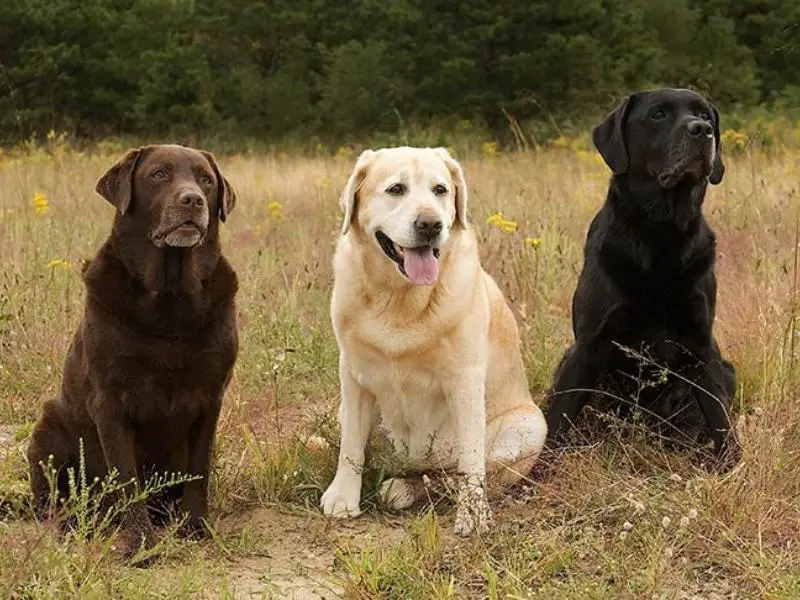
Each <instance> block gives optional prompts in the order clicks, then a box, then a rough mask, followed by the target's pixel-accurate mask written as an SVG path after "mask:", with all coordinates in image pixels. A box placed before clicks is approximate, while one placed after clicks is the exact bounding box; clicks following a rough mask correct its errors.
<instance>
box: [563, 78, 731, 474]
mask: <svg viewBox="0 0 800 600" xmlns="http://www.w3.org/2000/svg"><path fill="white" fill-rule="evenodd" d="M593 140H594V144H595V146H596V147H597V149H598V150H599V151H600V154H601V155H602V156H603V159H604V160H605V162H606V163H607V164H608V166H609V167H610V168H611V170H612V171H613V173H614V175H613V177H612V179H611V183H610V185H609V190H608V196H607V198H606V203H605V205H604V206H603V208H602V209H601V210H600V212H599V213H598V214H597V215H596V216H595V218H594V220H593V221H592V224H591V226H590V227H589V233H588V236H587V239H586V246H585V248H584V266H583V271H582V272H581V275H580V279H579V281H578V287H577V289H576V291H575V295H574V297H573V301H572V322H573V331H574V334H575V344H574V345H573V346H572V347H571V348H570V349H569V350H568V351H567V352H566V354H565V355H564V357H563V359H562V360H561V364H560V365H559V367H558V369H557V371H556V374H555V378H554V384H553V390H552V392H551V393H552V402H551V404H550V408H549V413H548V427H549V433H548V437H549V440H550V442H552V441H554V440H555V439H557V438H559V437H561V436H563V434H564V433H565V431H566V430H567V429H568V428H569V425H570V423H571V422H572V421H574V420H575V418H576V417H577V415H578V413H579V412H580V410H581V409H582V408H583V406H584V405H585V404H586V403H587V402H589V401H590V400H592V398H593V395H594V394H593V392H592V390H596V389H597V388H598V386H606V385H607V384H611V386H612V387H611V389H613V390H614V392H613V393H611V394H608V395H604V398H605V399H606V400H605V401H604V402H603V403H604V404H606V405H608V404H609V401H608V400H607V398H609V397H610V398H613V399H612V400H611V401H610V403H611V404H615V405H616V406H617V407H619V408H623V409H624V410H627V409H629V408H630V405H631V404H633V405H638V406H639V407H641V408H643V409H644V411H643V412H644V413H645V414H648V415H650V416H651V417H653V416H654V417H656V419H657V420H658V421H659V422H660V423H661V425H662V426H663V425H665V424H666V425H667V427H668V429H671V430H672V431H673V432H674V431H676V430H677V431H680V430H681V427H680V424H681V423H682V422H684V424H686V423H688V421H687V419H686V417H687V415H689V414H691V413H692V412H694V424H697V423H698V422H700V423H702V421H703V420H704V421H705V424H706V425H707V427H708V429H710V433H711V438H712V439H713V441H714V450H715V453H716V455H717V456H718V457H719V458H720V459H723V458H724V459H726V461H725V464H730V463H731V462H732V461H736V460H738V456H739V453H740V450H739V446H738V442H737V441H736V439H735V436H734V434H733V431H732V430H731V419H730V405H731V398H732V396H733V394H734V391H735V383H736V376H735V372H734V369H733V365H731V363H729V362H728V361H726V360H723V358H722V356H721V354H720V350H719V347H718V346H717V343H716V341H715V340H714V338H713V335H712V331H711V328H712V324H713V322H714V310H715V305H716V295H717V281H716V278H715V276H714V258H715V247H716V242H715V237H714V232H713V231H712V230H711V228H710V227H709V225H708V223H707V222H706V220H705V218H704V217H703V215H702V213H701V207H702V204H703V199H704V197H705V193H706V187H707V186H708V183H709V182H710V183H712V184H718V183H719V182H720V181H721V180H722V176H723V173H724V170H725V169H724V166H723V164H722V159H721V157H720V136H719V114H718V112H717V110H716V108H715V107H714V106H713V105H711V104H710V103H709V102H708V101H706V100H705V99H704V98H703V97H702V96H699V95H698V94H695V93H694V92H691V91H688V90H676V89H662V90H654V91H644V92H639V93H635V94H632V95H630V96H628V97H627V98H626V99H625V100H624V101H623V102H622V104H620V106H619V107H618V108H617V109H616V110H615V111H614V112H613V113H611V114H610V115H608V117H607V118H606V120H605V121H604V122H603V123H602V124H600V125H598V126H597V127H596V128H595V129H594V132H593ZM643 375H644V376H645V378H647V377H648V376H650V375H653V376H654V379H653V380H652V381H650V382H649V383H648V382H644V384H643V381H642V376H643ZM631 384H633V385H635V390H637V391H636V394H635V396H634V399H633V400H631V402H627V400H625V398H623V397H622V396H621V395H618V392H620V391H623V390H630V389H631ZM620 400H623V401H624V402H623V403H622V404H624V405H627V406H620ZM695 401H696V402H695ZM698 406H699V409H700V412H701V413H702V418H700V416H699V415H698V414H697V411H696V408H697V407H698ZM693 409H694V410H693ZM624 410H623V412H624Z"/></svg>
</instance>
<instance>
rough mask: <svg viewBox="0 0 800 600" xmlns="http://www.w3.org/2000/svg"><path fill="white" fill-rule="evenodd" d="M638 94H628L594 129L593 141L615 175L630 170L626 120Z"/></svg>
mask: <svg viewBox="0 0 800 600" xmlns="http://www.w3.org/2000/svg"><path fill="white" fill-rule="evenodd" d="M635 97H636V94H631V95H630V96H626V97H625V99H624V100H623V101H622V103H621V104H620V105H619V106H618V107H617V108H616V109H615V110H614V112H612V113H611V114H609V115H608V116H607V117H606V119H605V121H603V122H602V123H600V125H598V126H597V127H595V128H594V129H593V130H592V141H593V142H594V146H595V148H597V151H598V152H600V155H601V156H602V157H603V160H604V161H606V164H607V165H608V166H609V168H610V169H611V171H612V172H613V173H614V175H624V174H625V173H627V172H628V163H629V160H628V146H627V142H626V140H625V122H626V121H627V119H628V112H629V111H630V109H631V108H632V106H633V102H634V99H635Z"/></svg>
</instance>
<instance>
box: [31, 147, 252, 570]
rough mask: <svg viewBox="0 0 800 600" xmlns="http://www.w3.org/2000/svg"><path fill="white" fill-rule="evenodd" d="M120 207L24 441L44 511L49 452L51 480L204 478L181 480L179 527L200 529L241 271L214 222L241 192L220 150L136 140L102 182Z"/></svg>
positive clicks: (232, 352) (101, 188)
mask: <svg viewBox="0 0 800 600" xmlns="http://www.w3.org/2000/svg"><path fill="white" fill-rule="evenodd" d="M96 189H97V192H98V193H99V194H100V195H101V196H103V198H105V199H106V200H108V201H109V202H110V203H111V204H113V205H114V206H115V207H116V209H117V211H116V216H115V218H114V225H113V227H112V231H111V235H110V237H109V238H108V240H107V241H106V243H105V244H104V245H103V247H102V248H101V249H100V251H99V252H98V254H97V256H95V258H94V259H93V260H92V261H91V262H89V263H87V264H86V266H85V267H84V270H83V279H84V283H85V286H86V305H85V310H84V314H83V319H82V320H81V323H80V325H79V327H78V330H77V332H76V333H75V336H74V338H73V340H72V344H71V345H70V348H69V351H68V353H67V357H66V360H65V363H64V377H63V381H62V384H61V391H60V393H59V395H58V396H57V397H56V398H55V399H54V400H50V401H48V402H46V403H45V405H44V409H43V413H42V416H41V418H40V419H39V422H38V423H37V424H36V427H35V429H34V431H33V434H32V437H31V440H30V445H29V448H28V460H29V464H30V474H31V487H32V489H33V496H34V502H35V506H36V509H37V510H38V512H39V513H40V514H44V513H46V512H47V509H48V507H50V506H52V505H53V504H52V500H53V499H52V498H51V497H50V496H51V494H50V486H49V485H48V481H47V478H46V477H45V473H44V470H43V469H42V466H41V464H42V463H47V461H48V457H49V456H50V455H52V457H53V465H54V466H55V467H56V468H57V469H58V477H57V485H58V491H59V492H60V494H61V495H63V494H66V493H67V468H68V467H74V468H76V470H77V467H78V461H79V439H82V440H83V446H84V460H85V465H86V473H87V481H89V482H91V481H92V480H93V478H95V477H98V478H101V479H102V478H103V477H104V476H105V475H106V474H107V473H108V472H109V471H110V470H111V469H112V468H115V469H116V470H117V471H118V473H119V478H118V480H119V481H120V482H123V483H124V482H128V481H134V482H135V483H132V484H131V486H132V487H131V490H133V489H134V487H135V486H141V485H142V484H143V482H144V480H145V478H146V477H148V476H149V475H151V474H152V473H154V472H158V473H178V472H180V473H187V474H191V475H199V476H200V477H201V479H198V480H196V481H192V482H189V483H185V484H183V486H182V489H179V490H177V494H176V495H177V496H178V498H179V499H180V508H181V509H182V511H183V512H185V513H186V516H187V520H186V527H185V533H187V534H200V535H202V534H204V533H205V528H204V524H203V519H204V518H205V517H206V514H207V510H208V476H209V467H210V461H211V452H212V446H213V442H214V434H215V430H216V426H217V418H218V416H219V411H220V406H221V404H222V397H223V394H224V392H225V389H226V387H227V385H228V382H229V381H230V378H231V373H232V371H233V366H234V362H235V361H236V354H237V351H238V338H237V331H236V313H235V309H234V296H235V294H236V290H237V280H236V274H235V272H234V271H233V269H232V268H231V266H230V264H229V263H228V261H227V260H225V258H224V257H223V256H222V254H221V250H220V242H219V223H220V222H224V221H225V220H226V219H227V217H228V215H230V213H231V211H232V210H233V207H234V205H235V203H236V196H235V194H234V191H233V189H232V188H231V186H230V184H229V183H228V181H227V180H226V179H225V178H224V177H223V176H222V175H221V174H220V171H219V168H218V167H217V163H216V161H215V160H214V157H213V156H212V155H211V154H210V153H208V152H204V151H199V150H194V149H192V148H185V147H182V146H147V147H144V148H139V149H137V150H131V151H129V152H128V153H127V155H126V156H125V157H124V158H123V159H122V160H121V161H120V162H118V163H117V164H115V165H114V166H113V167H111V169H110V170H109V171H108V172H107V173H106V174H105V175H103V176H102V177H101V178H100V180H99V181H98V182H97V188H96ZM120 541H121V543H122V546H123V553H124V554H126V555H128V556H130V555H132V554H134V553H135V552H136V551H137V550H138V549H139V547H140V546H142V545H144V547H150V546H152V545H153V543H154V542H155V534H154V525H153V522H152V520H151V517H150V514H149V512H148V510H147V506H145V505H144V504H143V503H138V504H136V505H134V507H133V508H132V509H130V510H129V511H128V512H127V513H126V515H125V516H124V518H123V520H122V525H121V536H120Z"/></svg>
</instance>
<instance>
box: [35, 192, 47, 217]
mask: <svg viewBox="0 0 800 600" xmlns="http://www.w3.org/2000/svg"><path fill="white" fill-rule="evenodd" d="M48 208H50V205H49V204H48V202H47V196H45V195H44V194H42V193H41V192H36V193H35V194H34V195H33V210H35V211H36V214H37V215H44V214H47V209H48Z"/></svg>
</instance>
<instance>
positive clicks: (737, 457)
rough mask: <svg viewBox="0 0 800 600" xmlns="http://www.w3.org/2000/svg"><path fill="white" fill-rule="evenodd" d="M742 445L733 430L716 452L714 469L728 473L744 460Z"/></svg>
mask: <svg viewBox="0 0 800 600" xmlns="http://www.w3.org/2000/svg"><path fill="white" fill-rule="evenodd" d="M742 455H743V450H742V445H741V444H740V443H739V440H738V438H737V437H736V435H734V434H733V432H731V434H730V435H728V437H727V438H726V440H725V442H724V443H723V444H722V446H721V447H720V449H719V450H718V451H717V452H716V456H715V459H714V463H713V469H714V471H716V472H717V473H728V472H730V471H732V470H733V469H734V468H735V467H736V466H737V465H738V464H739V463H740V462H741V461H742Z"/></svg>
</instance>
